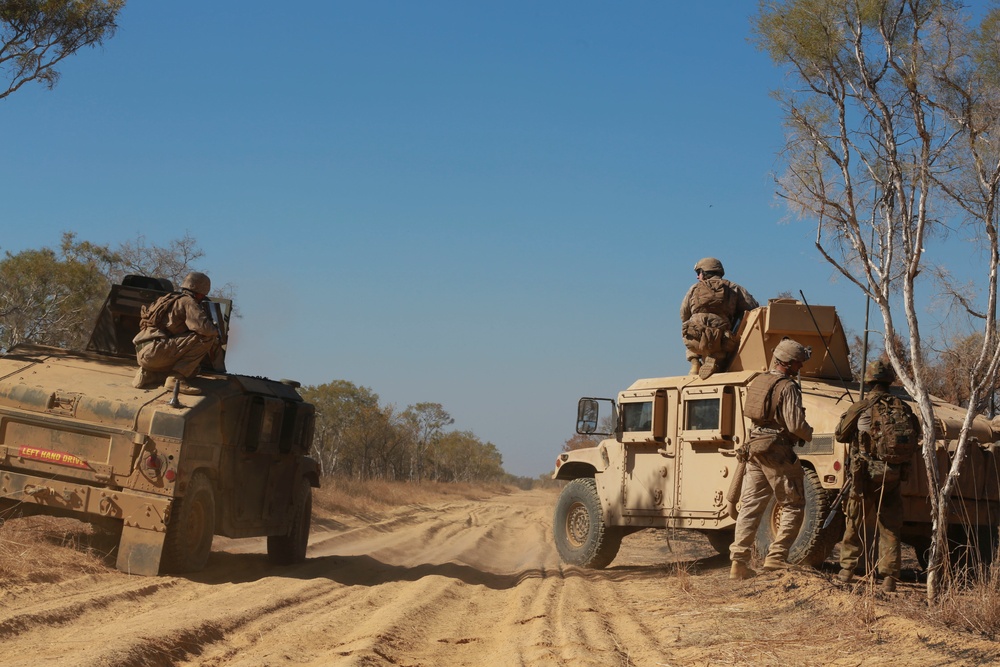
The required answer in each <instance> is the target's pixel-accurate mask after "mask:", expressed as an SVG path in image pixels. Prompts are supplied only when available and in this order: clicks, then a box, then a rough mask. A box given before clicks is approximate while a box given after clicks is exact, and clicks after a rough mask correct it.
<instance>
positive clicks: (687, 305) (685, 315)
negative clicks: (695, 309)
mask: <svg viewBox="0 0 1000 667" xmlns="http://www.w3.org/2000/svg"><path fill="white" fill-rule="evenodd" d="M693 291H694V285H691V287H689V288H688V291H687V294H685V295H684V299H683V300H682V301H681V322H687V321H688V320H690V319H691V292H693Z"/></svg>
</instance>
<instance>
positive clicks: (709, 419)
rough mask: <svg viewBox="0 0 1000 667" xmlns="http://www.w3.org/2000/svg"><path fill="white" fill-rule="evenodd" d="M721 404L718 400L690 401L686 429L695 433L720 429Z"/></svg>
mask: <svg viewBox="0 0 1000 667" xmlns="http://www.w3.org/2000/svg"><path fill="white" fill-rule="evenodd" d="M719 403H720V401H719V399H718V398H702V399H698V400H693V401H688V402H687V415H686V417H687V418H686V419H685V426H684V428H686V429H690V430H693V431H708V430H712V429H717V428H719Z"/></svg>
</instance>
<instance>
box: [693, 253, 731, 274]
mask: <svg viewBox="0 0 1000 667" xmlns="http://www.w3.org/2000/svg"><path fill="white" fill-rule="evenodd" d="M699 271H704V272H706V273H714V274H716V275H717V276H719V277H722V276H724V275H726V270H725V269H724V268H722V262H720V261H719V260H717V259H716V258H714V257H705V258H704V259H700V260H698V263H697V264H695V265H694V272H695V273H698V272H699Z"/></svg>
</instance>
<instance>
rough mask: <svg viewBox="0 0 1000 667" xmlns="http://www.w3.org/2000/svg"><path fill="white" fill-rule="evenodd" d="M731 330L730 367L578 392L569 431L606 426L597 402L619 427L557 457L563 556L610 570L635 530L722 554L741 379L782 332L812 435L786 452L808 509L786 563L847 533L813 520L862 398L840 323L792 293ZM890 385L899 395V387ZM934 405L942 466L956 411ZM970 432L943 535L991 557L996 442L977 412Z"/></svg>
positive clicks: (916, 464) (740, 433)
mask: <svg viewBox="0 0 1000 667" xmlns="http://www.w3.org/2000/svg"><path fill="white" fill-rule="evenodd" d="M810 311H811V312H810ZM737 335H738V338H739V348H738V349H737V351H736V352H735V353H734V356H733V358H732V360H731V361H730V363H729V366H728V369H727V371H726V372H724V373H716V374H714V375H712V376H711V377H709V378H708V379H707V380H701V379H699V378H698V377H697V376H694V375H688V376H681V377H665V378H653V379H647V380H638V381H636V382H635V383H634V384H633V385H632V386H631V387H629V388H628V389H626V390H625V391H623V392H621V393H620V394H619V395H618V400H617V403H616V402H615V401H614V400H612V399H597V398H584V399H580V404H579V409H578V416H577V432H578V433H582V434H596V431H597V427H598V424H599V423H605V422H604V420H602V414H601V412H602V410H601V408H605V409H607V408H610V410H611V415H612V416H613V417H614V421H613V423H614V424H615V426H614V433H613V434H612V433H606V434H598V435H613V437H612V438H610V439H607V440H604V441H603V442H601V443H600V444H599V445H598V446H596V447H590V448H586V449H578V450H574V451H571V452H566V453H563V454H560V455H559V456H558V457H557V459H556V466H555V472H554V473H553V478H555V479H562V480H570V483H569V484H567V485H566V487H565V488H564V489H563V492H562V494H561V495H560V497H559V501H558V503H557V505H556V510H555V516H554V533H555V542H556V546H557V548H558V550H559V554H560V556H561V557H562V559H563V560H564V561H566V562H567V563H571V564H575V565H582V566H587V567H595V568H601V567H606V566H607V565H608V564H610V563H611V561H612V560H614V558H615V555H616V554H617V553H618V548H619V546H620V545H621V541H622V538H623V537H624V536H625V535H627V534H629V533H631V532H634V531H636V530H641V529H643V528H688V529H694V530H699V531H702V532H703V533H704V534H705V535H706V536H707V537H708V539H709V542H710V543H711V544H712V546H714V547H715V548H716V549H717V550H718V551H719V552H720V553H728V547H729V545H730V544H731V543H732V540H733V528H734V526H735V519H734V518H733V517H732V516H731V513H730V511H729V508H728V507H727V500H726V494H727V491H728V489H729V486H730V481H731V479H732V475H733V473H734V471H735V470H736V463H737V462H736V449H737V448H738V447H739V446H740V445H741V444H742V443H743V442H744V441H745V440H746V438H747V434H748V432H749V430H750V421H749V419H746V418H744V416H743V404H744V401H745V399H746V391H747V385H748V384H749V383H750V381H751V380H752V379H753V378H754V377H756V376H757V375H758V374H760V373H763V372H766V370H767V369H768V367H769V365H770V362H771V353H772V351H773V349H774V347H775V345H777V343H778V342H779V341H780V340H781V339H782V338H783V337H785V336H789V337H791V338H793V339H795V340H796V341H798V342H800V343H802V344H803V345H809V346H812V351H813V353H812V358H811V359H810V360H809V361H808V362H806V364H805V365H804V366H803V368H802V371H801V386H802V402H803V405H804V407H805V410H806V418H807V420H808V421H809V423H810V424H811V425H812V426H813V432H814V435H813V439H812V442H809V443H805V444H804V446H801V447H797V448H796V453H797V454H798V456H799V458H800V459H801V460H802V465H803V467H804V468H805V494H806V508H805V518H804V520H803V524H802V528H801V530H800V532H799V536H798V538H797V539H796V541H795V543H794V544H793V545H792V548H791V552H790V554H789V560H790V561H791V562H793V563H802V564H810V565H818V564H819V563H821V562H823V560H825V559H826V557H827V556H828V555H829V553H830V551H831V549H832V548H833V546H834V545H835V544H836V543H837V542H838V541H839V540H840V538H841V536H842V535H843V519H842V517H840V516H839V515H838V516H837V517H836V518H837V520H835V521H832V522H829V523H828V525H827V526H826V527H825V528H824V527H823V525H824V523H827V522H826V521H825V519H826V518H827V517H828V516H829V514H830V510H831V508H832V506H833V502H834V500H835V498H836V495H837V493H838V492H839V490H840V489H841V488H842V487H843V485H844V473H845V466H844V460H845V453H846V452H845V445H843V444H841V443H839V442H837V441H836V440H835V439H834V437H833V432H834V430H835V428H836V426H837V423H838V421H839V419H840V415H841V414H843V412H844V411H845V410H846V409H847V408H848V406H849V405H850V404H851V403H852V402H853V401H854V400H858V398H859V386H858V384H857V383H852V382H844V381H842V380H841V379H840V378H841V377H846V376H847V374H849V373H850V366H849V364H848V348H847V341H846V338H845V335H844V331H843V328H842V327H841V323H840V319H839V318H838V317H837V313H836V311H835V310H834V308H833V307H832V306H812V307H811V308H808V307H807V306H806V305H804V304H803V303H801V302H798V301H794V300H792V299H777V300H772V301H771V302H770V303H769V304H768V305H767V306H765V307H762V308H758V309H756V310H753V311H751V312H749V313H747V315H746V317H745V318H744V320H743V321H742V322H741V323H740V327H739V330H738V332H737ZM894 391H897V392H899V395H901V396H903V397H904V398H906V399H907V400H909V397H907V396H905V395H904V394H903V393H902V390H900V389H899V388H894ZM914 409H916V406H914ZM934 413H935V416H936V418H937V420H938V423H937V424H936V425H935V428H936V430H937V436H938V464H939V467H940V469H941V471H942V473H944V472H946V471H947V466H948V465H949V463H950V455H951V450H950V449H949V446H950V445H952V444H953V440H954V439H956V438H957V437H958V430H959V427H960V426H961V424H962V420H963V419H964V417H965V409H964V408H959V407H956V406H953V405H949V404H946V403H943V402H941V401H935V402H934ZM970 436H971V437H972V438H974V439H975V443H976V446H975V447H973V448H972V450H971V451H970V454H969V457H968V458H967V460H966V462H965V464H964V469H963V471H962V475H961V477H960V480H961V488H959V489H958V491H957V492H956V494H955V496H954V497H953V498H952V501H953V502H952V507H953V513H952V521H953V522H954V527H955V530H956V531H957V532H955V533H954V534H953V537H954V539H956V540H958V539H961V538H963V537H973V538H975V543H976V544H977V545H978V547H979V548H980V549H982V552H983V554H984V555H989V554H990V553H991V548H992V547H994V546H995V544H996V535H997V524H998V523H1000V474H998V473H1000V453H998V448H997V446H996V445H995V444H994V442H995V440H997V438H998V437H1000V433H997V432H994V430H993V429H992V428H991V425H990V422H989V420H987V419H985V418H983V417H977V418H976V420H975V422H974V423H973V425H972V432H971V434H970ZM904 470H905V471H906V472H905V473H904V481H903V484H902V494H903V503H904V519H905V523H904V527H903V535H902V538H903V539H904V540H905V541H907V542H908V543H910V544H912V545H913V546H914V547H915V548H916V551H917V554H918V558H921V559H923V557H924V552H925V550H926V548H927V547H928V546H929V537H930V504H929V501H928V493H927V478H926V469H925V467H924V464H923V460H922V459H921V458H920V456H919V454H918V455H915V456H914V458H913V461H912V462H911V464H910V465H909V466H906V467H905V468H904ZM777 520H778V517H777V512H776V509H775V503H774V500H773V499H772V501H771V504H770V506H769V507H768V509H767V512H766V514H765V516H764V519H763V520H762V521H761V526H760V529H759V531H758V534H757V544H756V548H757V551H758V552H759V553H766V551H767V545H769V544H770V542H771V540H772V538H773V535H774V532H775V527H776V525H777ZM963 525H964V526H971V527H972V528H973V530H972V531H971V532H972V533H974V534H972V535H962V534H958V533H961V531H962V528H961V526H963ZM967 532H969V531H967Z"/></svg>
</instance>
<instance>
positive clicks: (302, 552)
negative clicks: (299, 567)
mask: <svg viewBox="0 0 1000 667" xmlns="http://www.w3.org/2000/svg"><path fill="white" fill-rule="evenodd" d="M311 522H312V486H310V485H309V480H307V479H306V478H305V477H302V478H300V479H299V481H298V485H297V486H296V487H295V505H294V507H293V510H292V525H291V526H289V527H288V532H287V533H286V534H284V535H268V537H267V558H268V560H270V561H271V563H272V564H274V565H292V564H294V563H301V562H302V561H304V560H305V559H306V548H307V547H308V546H309V526H310V523H311Z"/></svg>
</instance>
